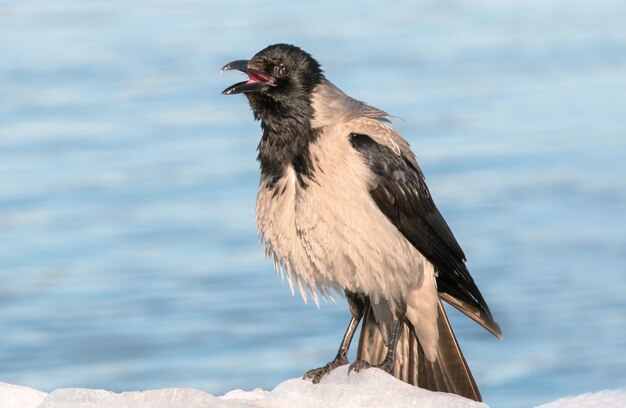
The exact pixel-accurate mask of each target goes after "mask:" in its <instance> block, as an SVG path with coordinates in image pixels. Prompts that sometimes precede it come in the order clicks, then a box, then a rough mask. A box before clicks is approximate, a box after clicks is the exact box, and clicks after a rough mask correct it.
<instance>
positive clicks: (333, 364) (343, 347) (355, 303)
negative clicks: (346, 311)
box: [302, 291, 363, 384]
mask: <svg viewBox="0 0 626 408" xmlns="http://www.w3.org/2000/svg"><path fill="white" fill-rule="evenodd" d="M346 298H347V299H348V305H349V306H350V313H351V314H352V318H351V319H350V323H348V328H347V329H346V333H345V334H344V335H343V339H342V340H341V344H340V345H339V350H338V351H337V355H336V356H335V358H334V359H333V360H332V361H330V362H329V363H327V364H326V365H324V366H323V367H319V368H314V369H312V370H309V371H307V372H306V373H305V374H304V376H303V377H302V378H304V379H307V378H312V379H313V384H317V383H319V382H320V380H321V379H322V377H324V376H325V375H326V374H328V373H330V372H331V371H333V370H334V369H335V368H337V367H341V366H342V365H346V364H348V363H349V361H348V350H349V349H350V343H351V342H352V338H353V337H354V333H355V332H356V328H357V327H358V325H359V322H360V321H361V318H362V317H363V302H362V300H361V299H360V298H359V296H358V295H356V294H354V293H352V292H348V291H346Z"/></svg>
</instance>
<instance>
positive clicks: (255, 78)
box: [246, 70, 271, 83]
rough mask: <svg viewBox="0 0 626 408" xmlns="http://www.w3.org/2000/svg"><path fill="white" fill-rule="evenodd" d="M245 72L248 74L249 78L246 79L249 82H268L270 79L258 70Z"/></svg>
mask: <svg viewBox="0 0 626 408" xmlns="http://www.w3.org/2000/svg"><path fill="white" fill-rule="evenodd" d="M246 74H248V76H249V77H250V79H249V80H248V83H251V82H270V79H271V78H270V77H268V76H267V75H263V74H262V73H260V72H255V71H251V70H248V71H246Z"/></svg>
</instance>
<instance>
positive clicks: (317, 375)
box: [302, 356, 349, 384]
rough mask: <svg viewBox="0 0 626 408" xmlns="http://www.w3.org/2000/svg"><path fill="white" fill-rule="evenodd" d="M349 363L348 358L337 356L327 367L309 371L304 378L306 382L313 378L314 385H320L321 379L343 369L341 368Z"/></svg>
mask: <svg viewBox="0 0 626 408" xmlns="http://www.w3.org/2000/svg"><path fill="white" fill-rule="evenodd" d="M348 363H349V361H348V358H347V357H345V356H337V357H335V359H334V360H333V361H331V362H329V363H328V364H326V365H325V366H323V367H319V368H314V369H312V370H309V371H307V372H306V373H304V375H303V376H302V378H303V379H305V380H306V379H308V378H312V379H313V384H319V382H320V381H321V379H322V378H323V377H324V376H325V375H326V374H328V373H330V372H331V371H333V370H334V369H335V368H337V367H341V366H343V365H346V364H348Z"/></svg>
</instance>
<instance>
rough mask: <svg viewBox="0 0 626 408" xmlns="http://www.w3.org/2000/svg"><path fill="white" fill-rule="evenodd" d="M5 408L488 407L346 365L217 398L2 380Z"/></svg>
mask: <svg viewBox="0 0 626 408" xmlns="http://www.w3.org/2000/svg"><path fill="white" fill-rule="evenodd" d="M0 407H2V408H114V407H115V408H134V407H142V408H166V407H167V408H194V407H198V408H200V407H216V408H235V407H237V408H245V407H256V408H263V407H272V408H293V407H302V408H307V407H359V408H361V407H385V408H387V407H420V408H429V407H438V408H481V407H482V408H486V407H487V405H485V404H482V403H478V402H475V401H471V400H468V399H465V398H462V397H459V396H457V395H452V394H445V393H438V392H431V391H427V390H423V389H420V388H417V387H413V386H411V385H408V384H405V383H403V382H401V381H398V380H396V379H395V378H393V377H391V376H389V375H387V374H385V373H384V372H382V371H380V370H378V369H369V370H366V371H364V372H360V373H351V374H350V375H348V373H347V367H341V368H339V369H337V370H335V371H334V372H332V373H331V374H329V375H328V376H327V377H325V378H324V379H323V380H322V382H321V383H320V384H312V383H311V382H310V381H305V380H302V379H300V378H294V379H291V380H287V381H284V382H282V383H281V384H279V385H278V386H277V387H276V388H274V389H273V390H272V391H265V390H262V389H260V388H257V389H255V390H253V391H243V390H234V391H230V392H228V393H226V394H225V395H224V396H219V397H218V396H214V395H211V394H208V393H205V392H202V391H199V390H195V389H191V388H168V389H162V390H153V391H132V392H122V393H115V392H111V391H105V390H94V389H86V388H63V389H58V390H55V391H53V392H51V393H49V394H46V393H44V392H41V391H37V390H35V389H32V388H28V387H22V386H18V385H12V384H6V383H1V382H0ZM565 407H567V408H592V407H626V389H622V390H609V391H602V392H598V393H594V394H583V395H580V396H577V397H568V398H564V399H560V400H558V401H554V402H551V403H549V404H546V405H541V408H565Z"/></svg>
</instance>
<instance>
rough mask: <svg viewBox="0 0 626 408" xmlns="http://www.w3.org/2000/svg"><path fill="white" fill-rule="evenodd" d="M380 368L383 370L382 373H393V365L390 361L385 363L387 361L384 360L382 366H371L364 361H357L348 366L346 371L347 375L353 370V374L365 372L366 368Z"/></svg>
mask: <svg viewBox="0 0 626 408" xmlns="http://www.w3.org/2000/svg"><path fill="white" fill-rule="evenodd" d="M371 367H374V368H380V369H381V370H383V371H384V372H386V373H387V374H391V372H392V371H393V364H392V363H391V362H390V361H387V359H385V360H384V361H383V362H382V364H379V365H372V364H370V363H368V362H367V361H365V360H357V361H355V362H354V363H352V364H350V368H349V369H348V375H349V374H350V373H351V372H352V371H353V370H354V371H355V372H357V373H358V372H359V371H361V370H365V369H368V368H371Z"/></svg>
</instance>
